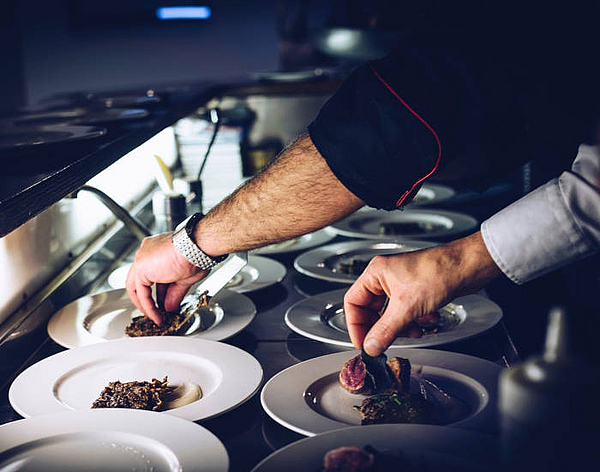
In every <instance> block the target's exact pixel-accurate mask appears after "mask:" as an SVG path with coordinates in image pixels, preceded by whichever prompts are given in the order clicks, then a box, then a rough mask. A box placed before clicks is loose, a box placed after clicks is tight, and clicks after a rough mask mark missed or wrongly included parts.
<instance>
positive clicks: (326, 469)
mask: <svg viewBox="0 0 600 472" xmlns="http://www.w3.org/2000/svg"><path fill="white" fill-rule="evenodd" d="M374 463H375V456H374V455H373V454H371V453H370V452H367V451H365V450H364V449H362V448H360V447H356V446H343V447H338V448H336V449H332V450H331V451H329V452H327V454H325V457H324V458H323V472H368V471H371V470H373V466H374Z"/></svg>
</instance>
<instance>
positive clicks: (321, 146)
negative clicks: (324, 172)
mask: <svg viewBox="0 0 600 472" xmlns="http://www.w3.org/2000/svg"><path fill="white" fill-rule="evenodd" d="M386 60H387V61H390V62H392V68H391V70H395V66H396V64H395V63H394V62H393V61H394V59H393V58H386ZM384 61H385V60H384ZM381 62H382V61H380V62H379V63H378V62H374V63H370V64H365V65H363V66H361V67H359V68H358V69H356V70H355V71H354V72H353V73H352V74H351V76H350V77H349V78H348V79H347V80H346V81H345V82H344V83H343V84H342V85H341V87H340V88H339V90H338V91H337V92H336V94H335V95H334V96H333V97H332V98H331V99H330V100H329V101H328V102H327V103H326V104H325V105H324V107H323V108H322V109H321V111H320V112H319V115H318V116H317V118H316V119H315V120H314V121H313V122H312V123H311V124H310V125H309V128H308V130H309V134H310V137H311V139H312V141H313V143H314V145H315V146H316V148H317V149H318V151H319V153H320V154H321V155H322V156H323V157H324V159H325V160H326V161H327V164H328V165H329V167H330V169H331V171H332V172H333V173H334V175H335V176H336V177H337V178H338V179H339V180H340V182H341V183H342V184H344V186H345V187H346V188H347V189H348V190H350V191H351V192H352V193H353V194H355V195H356V196H357V197H358V198H360V199H361V200H362V201H363V202H365V204H367V205H368V206H371V207H374V208H384V209H388V210H391V209H394V208H396V207H397V206H400V204H403V203H407V202H408V201H410V199H411V198H412V197H413V196H414V193H416V191H417V190H418V187H419V183H420V181H421V180H422V179H424V178H425V177H426V176H427V175H428V174H430V173H431V172H432V171H433V170H434V168H435V167H436V164H437V161H438V158H439V157H440V153H441V147H440V146H441V145H440V143H439V142H438V137H437V135H436V133H435V130H434V129H433V128H431V126H430V125H429V124H428V123H427V118H428V117H427V116H421V114H420V110H418V109H414V108H412V107H411V104H410V103H407V102H406V101H404V99H403V98H402V97H401V96H400V95H398V93H397V92H396V90H395V88H394V84H393V82H395V81H396V80H395V79H396V77H395V74H386V72H388V70H386V68H385V67H382V66H384V65H385V64H381ZM388 81H389V82H388ZM390 82H391V83H390Z"/></svg>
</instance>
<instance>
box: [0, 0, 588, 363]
mask: <svg viewBox="0 0 600 472" xmlns="http://www.w3.org/2000/svg"><path fill="white" fill-rule="evenodd" d="M194 3H201V4H203V5H209V6H210V7H211V8H212V13H213V14H212V17H211V18H210V19H208V20H199V21H171V22H167V21H162V22H159V21H157V20H156V19H154V17H153V14H152V12H153V9H154V8H155V7H156V6H163V5H169V4H194ZM596 3H597V2H568V3H565V2H562V3H556V2H554V3H553V4H552V5H550V3H546V2H513V1H504V2H475V1H468V2H460V1H459V2H447V1H431V0H428V1H419V2H414V1H412V2H409V1H400V0H397V1H382V0H379V1H369V2H366V1H365V2H358V1H350V0H346V1H337V0H328V1H316V0H315V1H277V0H252V1H236V0H227V1H210V2H209V1H207V2H189V1H181V2H172V1H162V2H159V1H154V0H153V1H133V0H119V1H117V0H104V1H96V2H94V1H84V0H46V1H41V0H24V1H18V0H5V1H3V2H2V5H3V9H2V12H3V14H2V15H1V16H0V54H1V57H2V61H1V66H0V67H1V69H0V71H1V76H2V82H3V85H2V87H0V111H7V110H11V109H14V108H17V107H18V106H21V105H26V104H33V103H36V102H37V101H38V100H40V99H43V98H45V97H48V96H50V95H53V94H57V93H64V92H72V91H80V90H111V89H118V88H129V87H135V86H141V85H147V84H153V83H167V82H168V83H178V82H193V81H201V80H204V79H214V80H217V81H218V80H225V79H230V78H237V77H249V76H250V74H251V73H253V72H261V71H276V70H295V69H307V68H311V67H316V66H325V67H339V66H343V67H346V68H351V67H352V66H353V65H356V64H358V62H360V61H358V60H348V59H344V58H334V57H328V56H326V55H324V54H322V53H320V52H319V51H317V50H316V49H315V47H314V45H313V44H312V43H311V41H310V40H311V38H312V37H313V34H314V33H315V32H317V31H319V30H320V29H322V28H325V27H331V26H349V27H359V28H364V29H367V30H370V31H380V32H381V31H396V32H399V33H401V36H402V37H403V38H410V39H411V40H413V41H429V42H433V43H439V44H443V43H445V42H452V41H456V42H457V43H460V42H461V41H463V42H465V43H468V44H471V45H473V44H476V45H478V47H480V48H482V50H485V51H489V52H490V54H498V55H500V56H507V57H519V58H520V59H521V60H523V61H524V63H527V64H528V67H530V70H531V71H532V72H531V73H532V74H538V75H539V76H544V77H547V78H548V81H549V87H550V90H551V95H552V96H553V99H554V100H556V104H557V106H559V107H560V108H561V110H563V112H564V113H565V114H567V115H569V116H572V117H573V118H575V119H576V120H577V121H578V122H579V123H581V128H580V130H579V131H581V135H582V138H583V139H585V140H586V141H593V139H594V131H595V129H596V128H595V125H596V124H597V116H598V113H597V111H598V103H599V100H598V90H599V89H600V86H598V85H597V84H600V82H599V81H598V76H597V72H596V69H598V66H597V62H598V57H599V54H598V50H597V45H598V42H599V41H598V38H597V29H598V28H597V26H598V23H599V21H600V15H598V7H597V6H596V5H595V4H596ZM542 139H543V138H542ZM573 157H574V156H565V160H564V162H559V163H548V165H546V166H542V167H537V168H534V173H533V175H532V184H533V186H534V187H535V186H537V185H539V184H541V183H543V182H544V181H545V180H546V179H547V178H548V177H550V176H552V175H556V174H555V172H556V170H557V169H559V168H564V164H565V163H567V164H568V163H569V162H571V161H572V159H573ZM505 203H510V202H507V201H499V200H497V201H495V202H484V203H482V204H481V205H488V206H487V207H485V208H484V209H483V211H485V210H487V211H488V212H490V213H491V212H493V211H495V210H496V209H497V208H496V207H499V206H501V205H504V204H505ZM479 211H482V208H479ZM597 263H598V260H597V259H596V258H593V259H588V260H587V261H583V262H581V263H578V264H574V265H572V266H570V267H569V268H566V269H563V270H560V271H557V272H555V273H554V274H551V275H549V276H546V277H542V278H541V279H539V280H537V281H534V282H532V283H529V284H526V285H525V286H524V287H517V286H515V285H514V284H512V283H510V282H508V281H507V280H501V281H498V282H497V283H495V284H493V285H492V286H491V287H490V293H491V294H492V295H496V296H497V297H499V299H501V300H502V301H503V308H504V310H505V313H506V315H507V318H506V320H507V325H508V326H509V329H510V330H511V333H512V334H513V336H514V338H515V341H516V342H517V344H518V347H519V348H520V349H521V351H522V352H523V354H524V355H525V356H526V355H528V354H530V353H533V352H536V351H539V350H540V349H541V345H542V339H543V335H544V332H545V316H546V314H547V310H548V308H549V307H550V306H551V305H553V304H555V303H563V304H565V305H567V306H568V307H569V308H570V311H571V313H572V319H573V320H574V322H573V336H574V345H575V347H576V349H577V350H581V351H582V353H584V354H585V355H590V351H595V350H593V349H592V346H593V344H594V340H595V337H596V334H595V333H597V328H598V322H597V321H596V320H597V318H598V316H597V308H596V307H597V305H598V303H597V299H598V297H597V296H596V293H597V292H598V289H599V288H600V287H599V282H598V271H597V267H598V264H597ZM591 356H592V357H594V356H597V355H596V354H595V352H592V354H591ZM595 358H596V359H597V357H595Z"/></svg>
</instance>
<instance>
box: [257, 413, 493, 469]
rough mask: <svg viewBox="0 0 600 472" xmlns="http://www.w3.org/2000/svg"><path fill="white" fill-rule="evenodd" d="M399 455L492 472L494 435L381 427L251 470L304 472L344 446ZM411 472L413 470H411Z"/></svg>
mask: <svg viewBox="0 0 600 472" xmlns="http://www.w3.org/2000/svg"><path fill="white" fill-rule="evenodd" d="M366 445H370V446H372V447H374V448H375V449H376V450H377V451H379V452H382V453H388V454H393V455H400V454H402V456H404V457H405V459H406V460H407V461H408V462H409V463H410V465H411V466H415V470H422V469H419V468H418V467H416V466H417V465H419V464H424V465H425V466H426V468H425V469H424V470H427V471H428V472H473V471H480V472H483V471H489V470H494V469H493V468H491V467H490V466H491V465H493V464H494V462H493V461H494V458H495V456H496V454H497V445H496V441H495V440H494V437H493V436H490V435H486V434H481V433H476V432H473V431H465V430H459V429H457V428H448V427H444V426H432V425H416V424H415V425H405V424H380V425H369V426H359V427H351V428H346V429H343V430H337V431H330V432H328V433H323V434H319V435H317V436H313V437H310V438H304V439H301V440H299V441H296V442H294V443H292V444H290V445H288V446H286V447H283V448H281V449H279V450H278V451H275V452H274V453H273V454H271V455H270V456H269V457H267V458H266V459H264V460H263V461H261V462H260V463H259V464H258V465H257V466H256V467H255V468H254V469H252V472H280V471H282V470H285V471H286V472H305V471H313V470H314V471H317V470H321V469H322V467H323V457H324V456H325V454H326V453H327V452H328V451H330V450H331V449H335V448H338V447H342V446H357V447H365V446H366ZM411 470H412V469H411Z"/></svg>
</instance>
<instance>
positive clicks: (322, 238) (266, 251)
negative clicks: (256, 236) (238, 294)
mask: <svg viewBox="0 0 600 472" xmlns="http://www.w3.org/2000/svg"><path fill="white" fill-rule="evenodd" d="M306 236H309V237H310V239H309V240H308V241H306V242H304V243H303V244H298V245H297V246H295V245H291V246H288V247H284V248H281V249H276V248H274V247H271V246H272V245H270V244H269V245H266V246H263V247H259V248H256V249H253V250H252V252H251V254H255V255H258V256H268V255H273V254H287V253H291V252H297V251H303V250H305V249H309V248H311V247H315V246H319V245H321V244H325V243H326V242H329V241H331V240H332V239H333V238H335V237H336V236H337V235H336V234H334V233H333V232H332V231H331V229H330V228H329V226H326V227H324V228H321V229H318V230H316V231H313V232H311V233H307V234H303V235H302V236H298V238H296V239H301V238H304V237H306ZM290 239H294V238H290ZM282 242H283V241H282Z"/></svg>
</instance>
